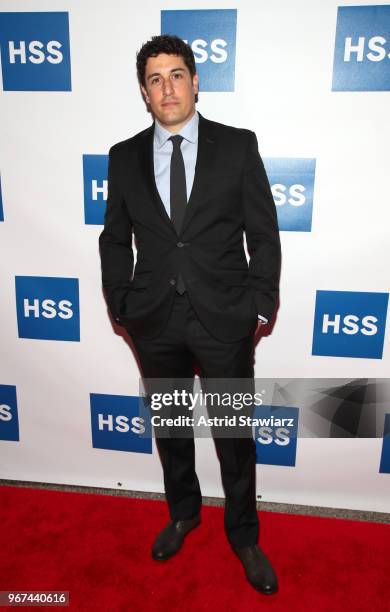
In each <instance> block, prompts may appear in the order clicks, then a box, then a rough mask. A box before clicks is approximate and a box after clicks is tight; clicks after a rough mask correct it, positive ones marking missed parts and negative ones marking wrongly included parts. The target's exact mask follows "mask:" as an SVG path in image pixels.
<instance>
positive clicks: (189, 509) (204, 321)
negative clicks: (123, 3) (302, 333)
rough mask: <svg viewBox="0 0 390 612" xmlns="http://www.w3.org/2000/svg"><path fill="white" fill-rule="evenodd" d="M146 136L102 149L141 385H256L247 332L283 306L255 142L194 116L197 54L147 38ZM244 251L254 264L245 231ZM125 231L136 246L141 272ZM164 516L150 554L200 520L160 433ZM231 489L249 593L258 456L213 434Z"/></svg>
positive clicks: (106, 239)
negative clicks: (167, 514) (190, 382)
mask: <svg viewBox="0 0 390 612" xmlns="http://www.w3.org/2000/svg"><path fill="white" fill-rule="evenodd" d="M137 73H138V79H139V82H140V86H141V91H142V94H143V96H144V99H145V102H146V104H147V105H148V107H149V110H150V111H151V112H152V114H153V116H154V123H153V124H152V126H151V127H149V128H147V129H146V130H144V131H142V132H140V133H139V134H136V135H135V136H134V137H132V138H129V139H128V140H125V141H123V142H120V143H117V144H116V145H114V146H113V147H111V149H110V153H109V174H108V198H107V209H106V215H105V224H104V230H103V232H102V234H101V236H100V239H99V243H100V253H101V262H102V279H103V287H104V289H105V293H106V297H107V302H108V306H109V309H110V311H111V313H112V315H113V317H114V319H115V320H116V322H117V323H119V324H121V325H123V326H124V327H125V328H126V329H127V331H128V333H129V334H130V336H131V339H132V341H133V344H134V346H135V349H136V352H137V355H138V358H139V362H140V366H141V370H142V374H143V376H144V377H145V378H149V379H169V378H171V379H172V380H173V379H174V380H176V381H177V380H181V379H183V380H188V379H189V380H191V379H192V380H193V378H194V362H195V363H197V364H198V367H199V368H200V376H201V378H202V379H203V380H208V379H225V380H230V379H247V380H249V381H252V382H253V376H254V365H253V362H254V335H255V332H256V329H257V328H258V326H260V325H262V324H264V323H267V322H268V320H269V319H270V318H271V316H272V313H273V311H274V309H275V305H276V301H277V297H278V282H279V268H280V241H279V232H278V225H277V217H276V210H275V205H274V201H273V198H272V194H271V190H270V186H269V183H268V179H267V176H266V173H265V170H264V166H263V163H262V161H261V158H260V155H259V152H258V146H257V140H256V136H255V134H254V133H253V132H251V131H249V130H245V129H237V128H233V127H229V126H226V125H222V124H220V123H215V122H213V121H208V120H207V119H205V118H204V117H202V115H200V113H198V112H197V111H196V108H195V103H196V101H197V95H198V75H197V73H196V68H195V61H194V56H193V53H192V50H191V48H190V47H189V46H188V45H187V44H186V43H184V42H183V41H182V40H180V39H179V38H177V37H176V36H170V35H162V36H155V37H153V38H152V39H151V40H150V41H148V42H147V43H146V44H145V45H143V47H142V48H141V50H140V51H139V53H138V54H137ZM244 232H245V234H246V241H247V246H248V252H249V257H250V259H249V266H248V263H247V259H246V256H245V251H244V246H243V233H244ZM132 233H134V236H135V241H136V246H137V262H136V266H135V270H134V272H133V266H134V256H133V250H132ZM156 444H157V446H158V450H159V453H160V457H161V461H162V466H163V473H164V485H165V492H166V498H167V502H168V506H169V512H170V516H171V521H170V522H169V523H168V525H167V526H166V527H165V528H164V530H163V531H162V532H161V533H160V534H159V535H158V537H157V539H156V540H155V543H154V545H153V548H152V556H153V558H154V559H157V560H162V559H167V558H169V557H171V556H172V555H174V554H176V553H177V552H178V551H179V549H180V547H181V545H182V543H183V541H184V537H185V536H186V534H187V533H188V532H189V531H190V530H191V529H193V528H194V527H196V526H197V525H198V524H199V523H200V509H201V501H202V497H201V491H200V487H199V482H198V478H197V475H196V471H195V452H194V450H195V446H194V439H193V437H191V436H190V437H180V436H178V437H167V438H164V437H157V436H156ZM215 444H216V448H217V453H218V458H219V461H220V466H221V475H222V482H223V486H224V490H225V494H226V503H225V515H224V516H225V530H226V534H227V537H228V539H229V542H230V544H231V546H232V548H233V551H234V552H235V553H236V555H237V556H238V558H239V559H240V561H241V562H242V564H243V566H244V569H245V572H246V576H247V578H248V580H249V582H250V583H251V585H252V586H253V587H254V588H256V589H257V590H259V591H261V592H263V593H274V592H276V591H277V588H278V585H277V578H276V575H275V573H274V571H273V569H272V566H271V564H270V562H269V561H268V559H267V557H266V556H265V554H264V553H263V551H262V550H261V549H260V548H259V546H258V544H257V541H258V535H259V521H258V514H257V510H256V450H255V442H254V440H253V438H252V436H243V437H231V438H229V437H226V438H222V437H220V438H218V437H216V438H215Z"/></svg>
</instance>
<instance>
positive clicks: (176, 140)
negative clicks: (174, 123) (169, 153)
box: [169, 134, 183, 149]
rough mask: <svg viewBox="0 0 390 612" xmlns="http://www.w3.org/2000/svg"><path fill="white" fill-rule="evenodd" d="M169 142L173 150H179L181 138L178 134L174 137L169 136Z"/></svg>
mask: <svg viewBox="0 0 390 612" xmlns="http://www.w3.org/2000/svg"><path fill="white" fill-rule="evenodd" d="M169 140H172V145H173V148H174V149H180V145H181V143H182V140H183V136H180V134H176V135H175V136H171V137H170V138H169Z"/></svg>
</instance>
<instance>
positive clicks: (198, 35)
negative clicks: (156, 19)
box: [161, 9, 237, 92]
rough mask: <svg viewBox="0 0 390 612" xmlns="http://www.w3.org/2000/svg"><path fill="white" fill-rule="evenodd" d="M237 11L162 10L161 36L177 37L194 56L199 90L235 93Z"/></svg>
mask: <svg viewBox="0 0 390 612" xmlns="http://www.w3.org/2000/svg"><path fill="white" fill-rule="evenodd" d="M236 29H237V10H236V9H206V10H194V11H187V10H178V11H161V34H176V36H179V37H180V38H182V39H183V40H185V41H186V42H187V43H188V44H189V45H190V47H191V48H192V50H193V52H194V55H195V62H196V70H197V72H198V74H199V91H201V92H202V91H234V78H235V61H236Z"/></svg>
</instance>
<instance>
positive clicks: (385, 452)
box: [379, 414, 390, 474]
mask: <svg viewBox="0 0 390 612" xmlns="http://www.w3.org/2000/svg"><path fill="white" fill-rule="evenodd" d="M379 472H380V473H381V474H390V414H386V415H385V426H384V429H383V444H382V455H381V462H380V466H379Z"/></svg>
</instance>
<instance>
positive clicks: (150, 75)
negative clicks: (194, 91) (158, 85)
mask: <svg viewBox="0 0 390 612" xmlns="http://www.w3.org/2000/svg"><path fill="white" fill-rule="evenodd" d="M179 70H180V72H185V69H184V68H180V67H179V68H172V70H171V71H170V72H171V74H172V72H178V71H179ZM155 76H161V74H160V73H159V72H152V74H149V76H148V77H146V80H147V81H149V79H151V78H153V77H155Z"/></svg>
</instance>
